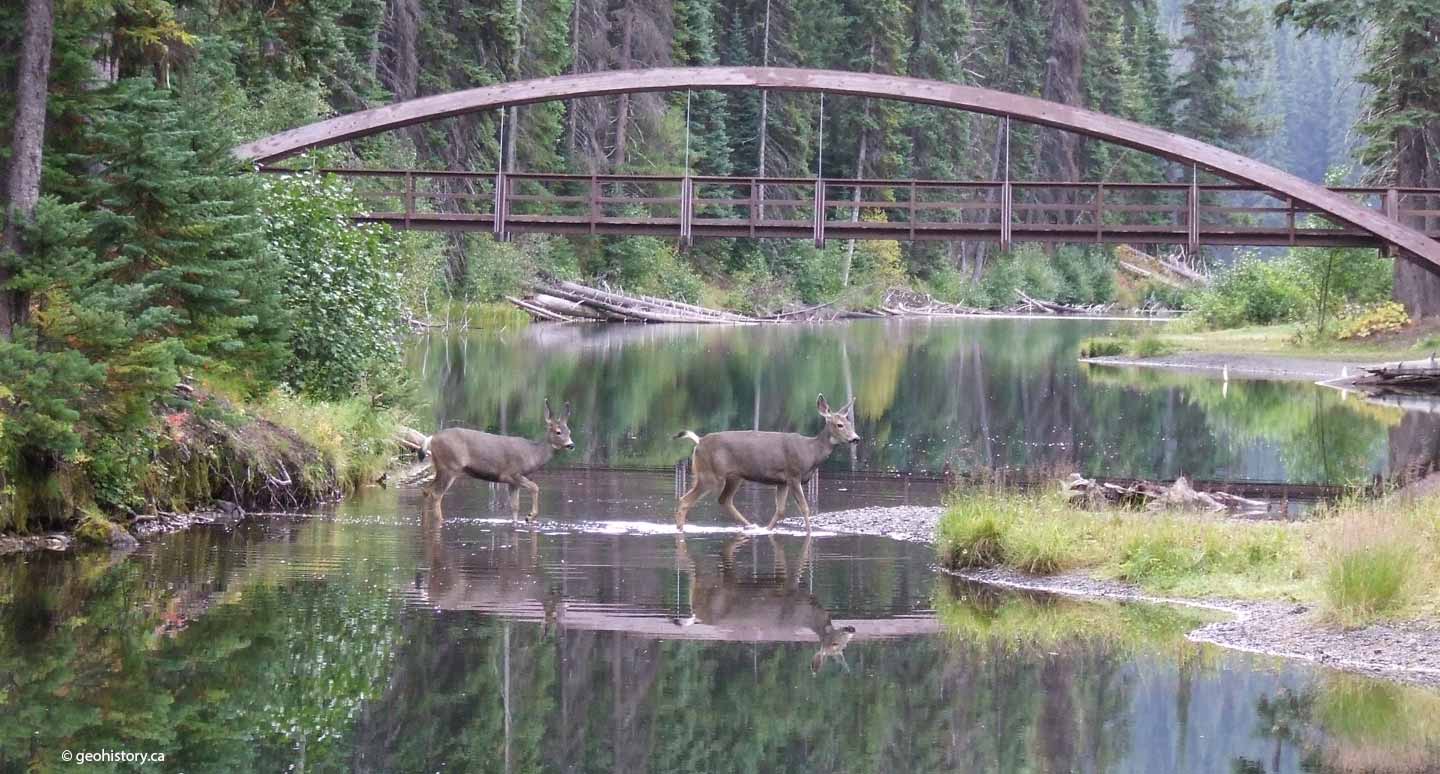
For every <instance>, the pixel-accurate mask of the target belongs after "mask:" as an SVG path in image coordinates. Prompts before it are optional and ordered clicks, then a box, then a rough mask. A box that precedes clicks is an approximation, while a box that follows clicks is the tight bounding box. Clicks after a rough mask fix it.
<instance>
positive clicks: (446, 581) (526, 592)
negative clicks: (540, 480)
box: [415, 514, 565, 638]
mask: <svg viewBox="0 0 1440 774" xmlns="http://www.w3.org/2000/svg"><path fill="white" fill-rule="evenodd" d="M421 527H422V529H423V535H424V538H425V569H424V571H423V572H422V571H421V570H416V573H415V591H416V592H419V593H420V594H421V595H423V597H424V599H425V600H426V602H428V603H429V604H430V605H432V606H433V607H434V608H435V609H436V610H469V611H479V612H483V613H486V614H488V615H499V616H508V617H512V618H518V619H523V620H532V619H533V617H534V615H535V612H536V610H537V608H538V610H539V612H540V615H541V624H540V636H541V637H542V638H546V637H549V636H550V634H551V633H553V632H557V631H559V629H560V627H561V625H562V624H563V622H564V619H563V616H564V613H565V601H564V599H563V597H562V595H561V593H560V588H559V586H558V585H557V584H556V583H555V581H554V579H553V578H552V577H551V576H550V573H549V572H548V571H547V570H546V569H545V567H544V564H543V563H542V562H541V561H540V537H539V535H540V533H539V531H538V530H522V529H521V528H512V529H513V530H514V531H513V532H512V533H511V534H510V535H508V536H504V535H502V536H501V539H502V540H504V539H506V538H507V537H508V539H509V540H510V541H511V543H510V547H509V550H508V551H506V550H503V549H502V550H499V551H487V552H482V554H483V555H482V556H476V555H474V554H472V553H471V552H469V551H466V550H463V548H455V547H452V546H450V545H447V544H446V543H445V542H444V538H443V532H442V529H441V527H442V520H441V519H440V518H439V517H435V516H432V515H428V514H427V515H425V516H423V517H422V520H421ZM522 532H528V533H529V534H528V536H526V535H523V534H522ZM527 549H528V550H527Z"/></svg>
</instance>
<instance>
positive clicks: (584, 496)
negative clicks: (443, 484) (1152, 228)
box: [0, 321, 1440, 774]
mask: <svg viewBox="0 0 1440 774" xmlns="http://www.w3.org/2000/svg"><path fill="white" fill-rule="evenodd" d="M1101 327H1103V325H1102V324H1090V323H1079V324H1074V323H1058V324H1057V323H1026V322H1020V321H982V322H976V323H968V322H967V323H961V324H943V325H942V324H935V325H915V324H905V325H894V324H884V323H880V324H871V323H864V324H859V325H851V326H835V327H793V328H767V329H743V330H741V329H731V330H728V331H717V330H693V329H679V328H671V327H667V328H640V327H632V328H607V329H599V328H561V327H548V326H547V327H538V326H537V327H536V328H534V329H531V330H529V331H526V332H524V333H521V334H516V335H514V336H467V337H459V338H452V339H444V338H433V339H428V340H426V341H424V342H423V343H422V344H421V345H419V346H418V347H417V348H416V350H415V351H414V353H413V354H414V364H415V368H416V370H417V371H418V372H421V373H423V374H424V379H423V384H424V389H425V390H426V391H427V392H428V393H429V394H430V395H431V396H432V398H434V405H435V410H436V414H437V418H438V420H439V423H440V424H450V423H465V424H471V425H477V426H489V427H492V428H495V429H499V428H501V427H504V428H505V429H508V430H510V431H512V432H526V431H533V430H535V429H537V427H538V422H539V418H538V416H537V413H538V407H539V400H540V398H541V397H542V396H543V395H545V394H549V395H551V396H552V398H554V399H561V398H564V399H569V400H571V401H573V402H574V403H575V420H574V421H573V422H572V426H573V427H574V430H575V440H576V442H577V443H578V444H579V446H580V448H579V449H577V450H576V452H574V453H573V454H571V455H568V456H567V457H565V458H564V459H565V461H566V462H567V463H569V464H571V465H576V466H585V465H588V466H591V467H590V468H585V469H580V468H576V469H556V470H551V471H548V472H545V473H542V474H540V475H538V476H537V477H536V480H537V481H538V482H539V484H540V486H541V487H542V492H543V496H542V503H541V510H542V517H543V518H542V521H541V523H540V524H539V525H538V526H537V527H535V528H526V527H517V526H515V525H512V524H511V523H510V522H509V521H508V520H507V519H506V518H505V514H504V507H505V503H504V499H503V498H501V497H498V496H497V493H496V492H495V491H494V490H493V489H492V488H491V487H490V486H488V485H486V484H483V483H480V482H473V481H466V482H461V483H459V484H457V485H456V486H455V487H454V488H453V489H452V490H451V492H450V494H449V496H448V497H447V499H446V509H445V511H446V518H445V520H444V522H443V523H440V522H436V521H435V520H433V519H427V518H422V517H421V502H420V498H419V493H418V492H417V491H416V490H414V489H404V488H401V489H389V490H380V489H371V490H367V491H366V492H364V493H363V494H362V495H361V496H359V497H357V498H354V499H353V500H351V501H350V502H347V503H345V504H344V505H342V506H340V507H339V508H337V509H335V510H334V511H333V512H330V513H325V514H321V515H317V516H313V517H308V518H300V517H297V518H294V519H272V520H265V521H262V522H257V523H247V524H244V525H241V526H240V527H237V528H234V529H220V528H212V529H198V530H194V531H191V532H188V533H183V534H177V535H171V536H168V537H165V538H161V539H159V540H156V541H153V542H150V543H147V544H146V545H144V546H143V547H142V548H141V549H140V550H139V551H137V552H135V553H134V554H131V555H130V556H128V557H124V556H106V555H103V554H99V555H97V554H87V555H82V556H79V557H71V558H54V557H42V556H28V557H23V558H11V559H7V560H0V718H3V719H4V722H0V771H4V772H9V771H17V772H18V771H52V770H63V769H70V768H72V767H74V763H67V762H66V760H65V759H64V757H63V756H64V754H65V751H67V750H68V751H70V752H71V753H72V754H74V753H77V752H90V753H95V752H100V751H105V750H109V751H127V752H132V753H150V754H152V755H153V754H155V753H163V754H164V755H165V756H166V762H165V763H164V764H163V765H155V764H152V765H149V766H145V767H144V769H145V770H177V771H189V772H211V771H242V772H243V771H267V772H268V771H282V770H292V771H375V772H391V771H394V772H431V771H494V772H551V771H555V772H580V771H584V772H590V771H595V772H627V773H628V772H675V771H694V772H710V771H718V772H732V771H733V772H789V771H820V772H928V771H955V772H972V771H973V772H1062V771H1076V772H1137V773H1139V772H1145V773H1149V772H1267V773H1271V774H1273V773H1275V772H1362V771H1386V772H1415V773H1417V774H1418V773H1419V772H1434V771H1436V770H1437V767H1440V694H1437V693H1436V692H1433V691H1421V690H1414V689H1409V688H1404V687H1399V686H1396V685H1392V684H1387V683H1381V682H1375V681H1370V680H1365V679H1361V678H1355V677H1349V676H1344V675H1340V674H1337V673H1333V672H1329V671H1327V670H1324V669H1320V668H1315V667H1309V666H1302V665H1296V664H1287V663H1284V662H1280V661H1276V660H1272V659H1267V658H1262V657H1254V656H1248V655H1243V654H1237V653H1233V652H1228V651H1223V650H1219V649H1216V648H1212V647H1208V646H1200V645H1196V644H1193V643H1189V642H1187V641H1186V640H1185V639H1184V633H1185V632H1186V631H1188V630H1189V629H1190V628H1192V627H1194V626H1195V625H1196V624H1197V622H1198V620H1197V619H1196V618H1194V617H1192V615H1191V614H1189V613H1179V612H1176V611H1173V610H1169V609H1165V608H1156V607H1150V606H1136V605H1129V606H1121V605H1110V604H1095V603H1079V602H1071V601H1063V600H1057V599H1054V598H1048V597H1043V596H1032V595H1023V594H1015V593H1008V592H998V591H996V590H993V589H986V588H980V587H973V586H969V585H965V584H960V583H955V582H952V581H950V580H948V579H945V578H944V577H943V576H939V575H937V574H936V573H935V571H934V568H933V567H932V565H931V558H932V554H931V549H930V548H929V547H927V546H925V545H923V544H920V543H911V542H900V541H896V540H890V539H886V538H869V537H854V536H836V535H830V534H825V533H816V534H815V535H814V536H813V537H812V538H811V539H809V540H807V539H806V538H805V537H804V536H803V535H799V534H793V533H781V534H777V535H773V536H768V535H755V536H750V537H749V538H748V539H745V538H743V537H742V536H741V535H739V533H737V532H735V531H733V530H731V529H729V527H728V525H726V524H725V520H724V519H723V517H722V516H720V514H719V513H718V512H717V509H716V506H715V505H714V504H713V502H708V503H704V504H702V505H701V506H699V507H698V508H697V509H696V511H695V512H694V513H692V517H691V522H692V526H694V527H695V529H694V531H693V532H690V533H688V534H687V536H686V538H685V540H684V541H683V542H680V541H677V538H676V536H675V534H674V532H673V530H671V529H667V528H666V525H667V524H669V523H671V522H670V517H671V514H672V513H673V507H674V497H675V486H676V481H675V477H674V474H673V473H672V472H671V471H670V470H669V469H668V466H669V465H671V464H672V463H674V462H675V461H676V460H678V459H680V458H682V457H683V456H684V455H685V453H686V451H688V450H687V448H686V447H685V446H684V445H680V444H678V443H676V442H673V441H671V440H670V439H669V435H671V434H672V433H673V432H674V431H675V430H676V429H679V428H682V427H693V428H695V429H698V430H701V431H706V430H714V429H718V428H721V427H748V426H753V425H758V426H760V427H766V428H781V427H791V428H797V429H798V428H805V429H812V428H813V427H814V426H815V424H816V422H815V421H814V420H813V409H812V408H811V404H812V402H813V400H814V393H815V392H817V391H820V390H824V391H826V392H827V394H830V395H831V396H832V397H833V398H835V399H836V402H839V400H840V399H842V397H843V396H844V395H846V394H847V393H849V392H851V391H853V393H854V394H855V395H857V396H859V401H858V403H857V408H858V411H857V413H858V420H859V423H860V432H861V434H862V435H863V436H865V439H866V440H865V443H864V444H863V445H862V446H861V448H860V449H859V451H858V453H857V454H856V455H855V457H854V458H851V457H849V456H848V455H845V454H843V452H837V454H836V455H835V457H834V459H832V461H831V468H830V469H829V471H828V472H827V474H826V476H825V477H824V479H823V481H822V484H823V485H822V486H821V487H820V491H819V507H820V508H821V509H822V510H833V509H840V508H849V507H855V506H861V505H886V504H904V503H919V504H933V503H935V502H937V501H938V499H939V496H940V495H939V486H938V484H937V483H935V482H934V481H928V480H924V479H923V478H922V477H918V476H916V477H906V476H886V475H872V474H880V473H887V472H890V471H907V472H924V471H933V470H935V469H937V468H939V467H941V466H943V465H944V464H945V463H946V462H949V463H950V464H951V465H952V467H956V468H961V469H965V468H966V467H982V466H984V467H999V466H1013V467H1027V466H1042V467H1065V466H1070V467H1076V468H1079V469H1082V470H1087V471H1092V472H1104V473H1108V474H1111V475H1127V474H1128V475H1157V476H1158V475H1173V474H1177V473H1188V474H1190V475H1194V476H1197V477H1251V478H1258V479H1266V480H1286V479H1288V480H1296V481H1318V480H1326V481H1341V480H1348V479H1349V477H1363V476H1366V475H1369V474H1370V473H1372V472H1385V471H1389V470H1393V469H1396V468H1399V467H1402V466H1406V465H1428V464H1429V462H1428V460H1430V459H1433V457H1429V456H1427V454H1428V452H1426V451H1425V449H1426V448H1427V447H1426V445H1425V444H1426V443H1431V444H1433V440H1427V439H1433V434H1428V433H1430V430H1429V425H1427V424H1425V423H1423V422H1417V421H1416V420H1415V419H1414V417H1416V416H1421V417H1423V416H1424V415H1420V414H1412V415H1406V414H1401V413H1400V412H1398V411H1396V410H1394V409H1390V408H1383V407H1377V406H1373V405H1371V404H1368V403H1361V402H1358V401H1353V400H1352V401H1348V402H1341V401H1340V400H1339V399H1338V398H1336V397H1335V396H1333V395H1332V394H1330V393H1326V392H1321V391H1318V390H1312V389H1311V388H1309V387H1306V386H1303V385H1300V386H1297V385H1285V386H1282V387H1272V386H1270V385H1263V384H1249V383H1232V384H1231V385H1230V386H1229V388H1228V389H1222V388H1221V387H1220V386H1219V385H1217V384H1215V383H1213V382H1208V381H1206V380H1203V379H1193V378H1178V377H1173V376H1165V375H1159V374H1153V373H1126V372H1115V371H1100V370H1085V369H1081V368H1077V367H1076V366H1075V365H1073V347H1074V345H1075V343H1076V342H1077V340H1078V339H1080V338H1082V337H1083V336H1085V335H1089V334H1091V333H1093V332H1095V331H1096V330H1098V329H1100V328H1101ZM610 467H619V468H627V467H628V468H647V467H648V468H659V469H658V470H655V469H652V470H619V471H616V470H603V469H600V468H610ZM852 468H853V473H852V472H851V469H852ZM770 502H771V497H770V494H769V493H768V492H765V491H760V490H758V489H756V488H751V487H747V488H744V489H742V490H741V493H740V496H739V497H738V498H737V504H738V505H739V507H740V508H742V509H743V510H746V511H749V512H752V513H757V514H758V513H765V512H768V511H767V508H768V507H769V505H770ZM847 627H848V629H853V633H850V632H848V631H847ZM847 634H848V637H847V636H846V635H847ZM133 768H136V767H134V766H127V765H124V764H113V763H100V764H91V765H89V766H87V767H86V770H132V769H133Z"/></svg>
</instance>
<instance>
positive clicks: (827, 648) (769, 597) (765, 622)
mask: <svg viewBox="0 0 1440 774" xmlns="http://www.w3.org/2000/svg"><path fill="white" fill-rule="evenodd" d="M747 540H749V538H748V537H746V536H744V535H741V536H739V537H737V538H736V539H734V540H732V541H730V543H728V544H727V545H726V546H725V551H724V555H723V557H722V558H721V560H720V574H719V575H718V576H713V575H708V574H707V573H704V572H702V571H701V569H700V565H699V564H697V563H696V562H695V560H694V559H693V558H692V557H691V556H690V552H689V551H688V550H687V549H686V546H685V536H684V535H683V534H680V535H676V536H675V550H676V560H677V561H679V562H683V563H685V564H688V565H690V570H691V582H690V617H689V618H676V619H673V620H674V622H675V624H676V625H679V626H690V625H693V624H704V625H707V626H714V627H716V628H718V629H720V630H722V631H723V632H725V633H726V634H728V635H730V636H733V637H736V638H743V639H754V640H786V639H790V638H792V637H793V636H794V633H795V632H796V631H804V630H808V631H810V632H812V633H814V635H815V637H816V639H817V640H818V641H819V644H820V646H819V648H818V649H817V650H816V651H815V656H814V657H813V658H812V659H811V660H810V671H811V673H818V672H819V671H820V667H822V666H824V664H825V661H826V660H827V659H832V658H833V659H835V660H836V661H838V662H839V663H840V666H842V667H844V668H845V671H847V672H848V671H850V665H849V664H848V663H846V661H845V646H846V645H848V644H849V643H850V638H851V637H853V636H855V627H853V626H836V625H835V622H834V621H833V620H831V618H830V611H828V610H826V609H825V608H824V607H821V605H820V601H819V600H817V599H816V598H815V595H813V594H811V593H810V592H808V591H806V590H804V589H802V588H800V577H801V574H802V573H803V572H804V571H805V568H806V567H807V566H808V565H809V562H810V537H809V536H808V535H807V536H806V537H805V545H804V547H803V548H802V549H801V551H800V561H799V563H798V564H797V565H795V567H794V569H793V570H792V569H791V568H790V566H789V564H788V562H787V561H786V557H785V550H784V549H783V548H781V547H780V545H779V543H777V542H776V541H775V538H774V536H771V537H770V545H771V547H772V549H773V550H774V552H775V574H774V575H773V576H770V577H764V576H762V577H760V578H757V579H753V580H752V579H747V578H744V577H742V576H740V575H739V574H737V573H736V572H735V551H736V549H738V548H739V547H740V546H741V545H744V543H745V542H746V541H747Z"/></svg>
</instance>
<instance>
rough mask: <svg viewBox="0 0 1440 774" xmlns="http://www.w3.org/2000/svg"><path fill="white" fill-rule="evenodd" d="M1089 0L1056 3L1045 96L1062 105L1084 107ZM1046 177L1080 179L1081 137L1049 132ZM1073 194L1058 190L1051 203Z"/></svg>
mask: <svg viewBox="0 0 1440 774" xmlns="http://www.w3.org/2000/svg"><path fill="white" fill-rule="evenodd" d="M1086 2H1087V0H1056V3H1055V8H1054V10H1053V11H1052V12H1051V15H1050V57H1049V59H1047V60H1046V62H1045V89H1044V92H1043V96H1044V97H1045V99H1048V100H1050V101H1051V102H1059V103H1060V104H1062V105H1077V106H1078V105H1079V104H1080V101H1081V99H1080V74H1081V70H1082V67H1083V65H1084V63H1085V44H1086V33H1085V22H1086V18H1085V17H1086ZM1040 163H1041V166H1042V170H1043V173H1044V175H1045V176H1046V177H1049V178H1050V179H1051V180H1058V181H1061V182H1073V181H1076V180H1079V179H1080V135H1079V134H1076V133H1075V132H1064V131H1059V130H1054V129H1051V130H1047V131H1046V132H1045V134H1044V135H1043V136H1042V139H1041V144H1040ZM1069 195H1070V194H1069V192H1068V191H1065V190H1063V189H1056V190H1054V191H1052V192H1051V193H1050V197H1049V198H1050V199H1051V200H1052V201H1054V202H1056V203H1061V202H1062V201H1063V200H1065V199H1066V198H1067V197H1068V196H1069ZM1057 219H1058V220H1059V221H1060V222H1062V223H1066V222H1073V221H1074V213H1063V214H1061V215H1060V216H1059V217H1058V218H1057Z"/></svg>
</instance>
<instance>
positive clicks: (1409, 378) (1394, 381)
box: [1355, 355, 1440, 395]
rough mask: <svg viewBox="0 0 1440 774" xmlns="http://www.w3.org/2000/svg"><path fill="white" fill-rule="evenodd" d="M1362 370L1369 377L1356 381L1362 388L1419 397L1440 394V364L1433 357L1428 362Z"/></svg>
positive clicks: (1412, 361) (1414, 362)
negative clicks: (1373, 388)
mask: <svg viewBox="0 0 1440 774" xmlns="http://www.w3.org/2000/svg"><path fill="white" fill-rule="evenodd" d="M1362 370H1364V371H1365V373H1366V374H1367V375H1366V376H1361V377H1359V378H1357V379H1356V380H1355V384H1357V385H1360V386H1364V387H1375V388H1379V389H1380V390H1383V391H1386V392H1397V393H1410V394H1419V395H1434V394H1436V393H1440V362H1437V361H1436V359H1435V357H1434V356H1433V355H1432V356H1431V357H1430V359H1428V360H1411V361H1408V362H1404V363H1394V364H1391V365H1383V366H1378V367H1374V368H1365V369H1362Z"/></svg>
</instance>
